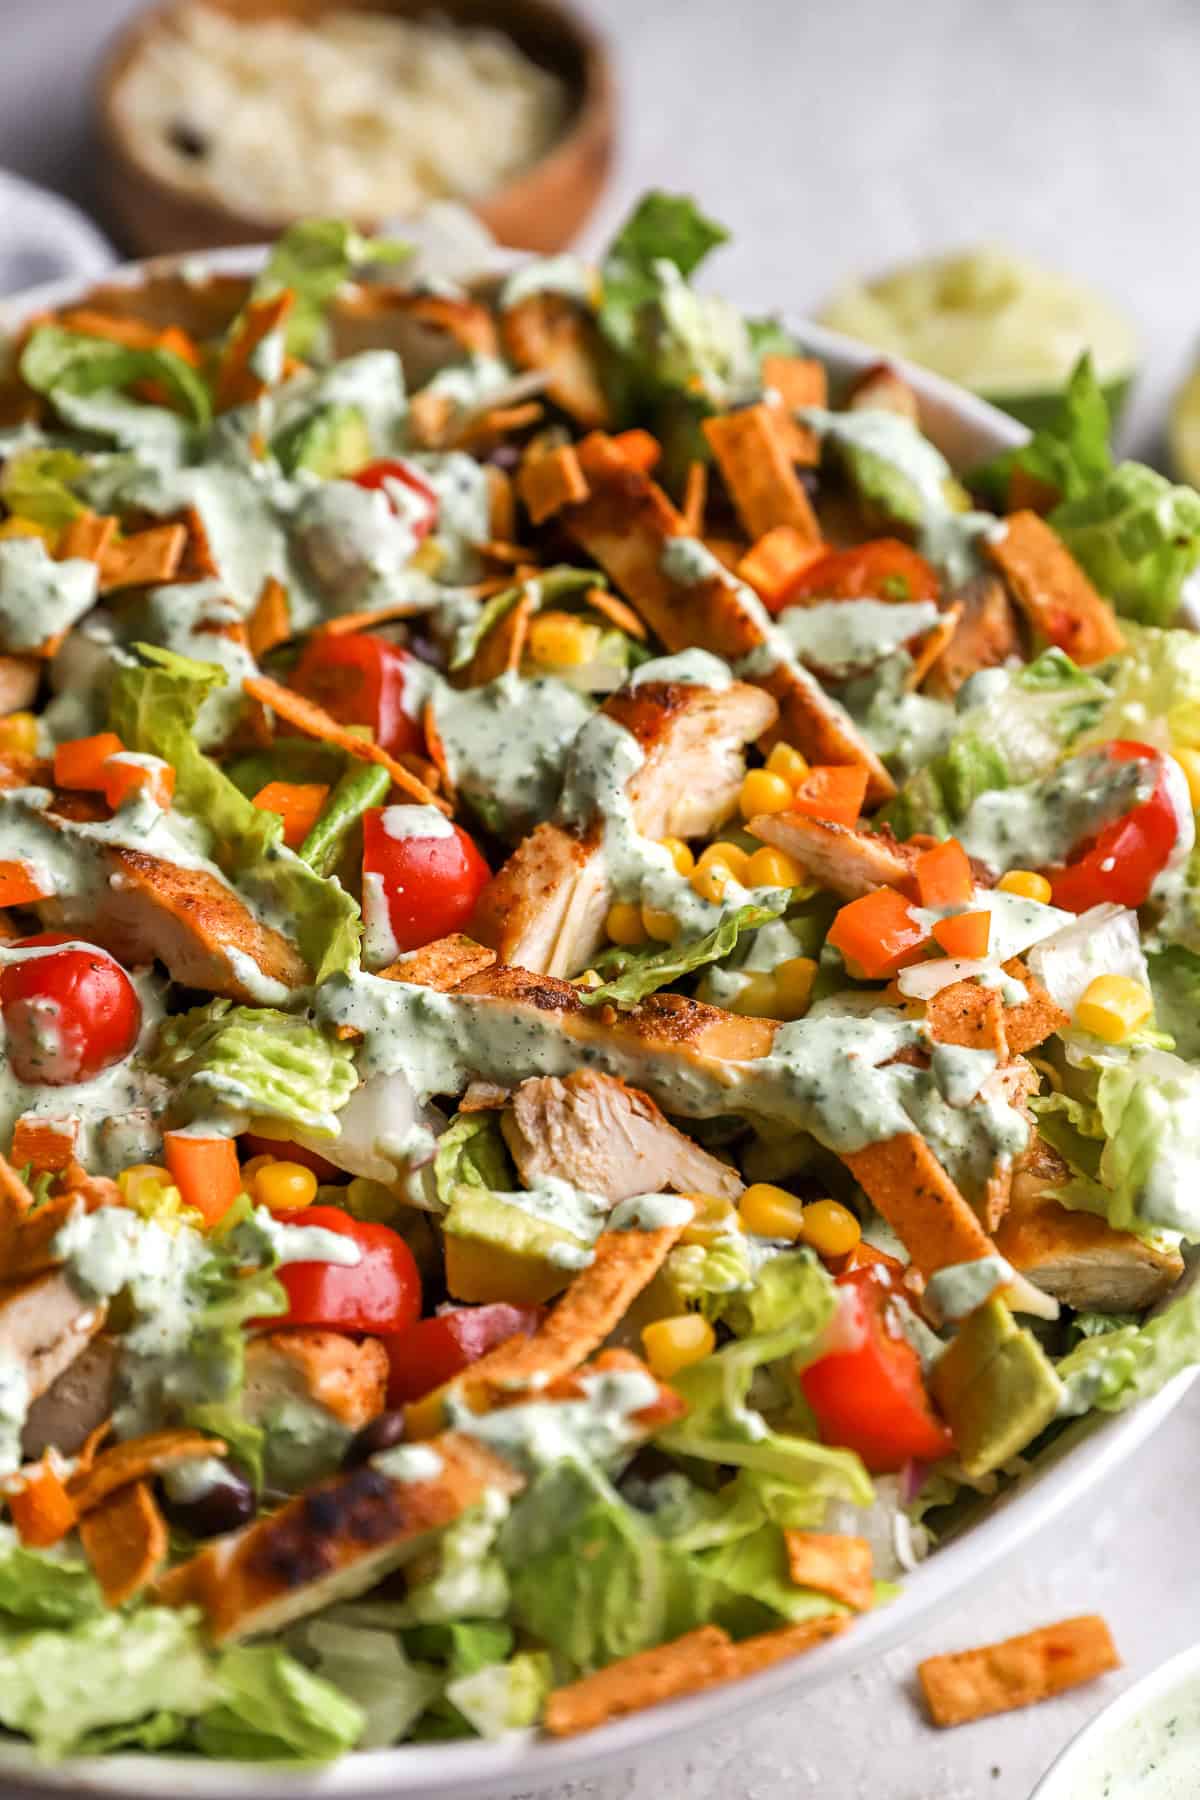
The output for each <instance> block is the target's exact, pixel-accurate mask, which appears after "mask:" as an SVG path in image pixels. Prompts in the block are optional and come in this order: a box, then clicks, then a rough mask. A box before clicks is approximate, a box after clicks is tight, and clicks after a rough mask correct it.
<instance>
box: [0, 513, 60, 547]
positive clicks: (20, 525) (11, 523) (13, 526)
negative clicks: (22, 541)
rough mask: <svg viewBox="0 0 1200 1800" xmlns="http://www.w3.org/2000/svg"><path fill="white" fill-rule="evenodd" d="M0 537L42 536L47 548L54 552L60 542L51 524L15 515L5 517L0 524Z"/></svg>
mask: <svg viewBox="0 0 1200 1800" xmlns="http://www.w3.org/2000/svg"><path fill="white" fill-rule="evenodd" d="M0 538H41V540H42V542H43V544H45V546H46V548H47V550H49V551H51V552H53V550H54V547H55V545H56V544H57V543H58V533H57V531H54V530H52V529H51V527H50V526H49V525H39V524H38V522H37V520H36V519H21V518H17V517H15V516H14V517H13V518H11V519H5V521H4V523H3V524H2V525H0Z"/></svg>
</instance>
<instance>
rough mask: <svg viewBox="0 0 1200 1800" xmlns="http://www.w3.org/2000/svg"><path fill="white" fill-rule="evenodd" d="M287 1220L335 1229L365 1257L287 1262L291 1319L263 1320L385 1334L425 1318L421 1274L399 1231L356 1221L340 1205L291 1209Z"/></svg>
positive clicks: (283, 1276)
mask: <svg viewBox="0 0 1200 1800" xmlns="http://www.w3.org/2000/svg"><path fill="white" fill-rule="evenodd" d="M284 1223H285V1224H287V1225H319V1226H320V1228H321V1230H322V1231H335V1232H337V1234H338V1235H339V1237H348V1238H351V1239H353V1241H354V1243H355V1244H357V1246H358V1248H359V1251H360V1252H361V1256H360V1259H359V1261H358V1262H356V1263H354V1264H353V1265H348V1264H345V1263H328V1262H296V1263H285V1264H284V1266H283V1268H281V1269H280V1270H279V1280H280V1281H281V1282H282V1283H283V1285H284V1287H285V1288H286V1289H287V1296H288V1310H287V1315H286V1318H279V1319H274V1320H270V1321H264V1323H271V1324H278V1325H282V1324H288V1325H328V1326H333V1327H335V1328H336V1329H337V1330H339V1331H369V1332H371V1333H372V1334H373V1335H379V1336H383V1335H385V1334H393V1333H395V1332H399V1331H407V1329H408V1327H409V1326H410V1325H411V1324H412V1323H413V1322H414V1320H416V1319H418V1318H419V1317H420V1314H421V1277H420V1275H419V1274H418V1273H417V1265H416V1263H415V1262H414V1260H413V1254H412V1251H411V1250H410V1249H409V1247H408V1245H407V1244H406V1243H405V1241H404V1239H403V1238H402V1237H401V1236H400V1234H399V1232H396V1231H392V1230H391V1228H390V1227H389V1226H387V1225H373V1224H368V1223H367V1222H365V1221H364V1220H362V1219H352V1218H351V1217H350V1214H349V1213H345V1212H343V1211H342V1210H341V1208H340V1207H337V1206H307V1207H305V1208H304V1210H303V1211H302V1212H295V1213H289V1214H288V1215H287V1218H286V1219H285V1221H284Z"/></svg>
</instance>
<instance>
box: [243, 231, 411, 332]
mask: <svg viewBox="0 0 1200 1800" xmlns="http://www.w3.org/2000/svg"><path fill="white" fill-rule="evenodd" d="M408 254H409V247H408V245H407V244H402V243H397V242H395V241H394V240H392V239H388V238H365V237H363V236H362V235H361V233H360V232H357V231H355V229H354V227H353V226H352V225H348V224H347V223H346V221H345V220H344V219H304V220H301V222H300V223H299V224H296V225H291V226H289V227H288V229H287V230H286V231H285V232H284V233H283V236H282V237H280V238H278V239H277V240H276V242H275V246H274V248H273V249H272V251H271V254H270V256H269V257H268V258H267V261H266V264H265V266H264V268H263V270H262V272H261V274H260V275H259V276H258V277H257V279H256V280H255V283H254V288H253V291H252V296H251V297H252V298H253V299H255V300H265V299H267V298H269V297H270V296H271V295H272V294H278V293H279V292H280V291H281V290H282V289H284V288H287V289H289V290H290V292H291V294H292V295H293V297H294V298H293V305H292V312H291V317H290V318H289V320H288V327H287V347H288V349H289V350H290V351H291V353H292V355H293V356H308V355H309V354H310V353H311V352H312V351H313V349H314V348H315V347H316V345H317V343H318V341H319V339H320V336H321V327H322V325H323V324H324V320H325V313H326V310H327V308H328V307H329V305H330V303H331V301H332V300H333V298H334V296H335V295H336V294H337V291H338V289H339V288H340V287H341V286H342V285H343V283H344V282H347V281H349V279H350V277H351V276H352V275H353V274H354V271H355V270H356V269H360V268H364V267H366V266H367V265H368V264H370V263H381V262H397V261H399V260H400V258H401V257H404V256H407V255H408Z"/></svg>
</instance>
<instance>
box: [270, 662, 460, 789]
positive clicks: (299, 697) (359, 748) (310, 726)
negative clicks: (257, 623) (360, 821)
mask: <svg viewBox="0 0 1200 1800" xmlns="http://www.w3.org/2000/svg"><path fill="white" fill-rule="evenodd" d="M242 687H243V689H244V690H245V692H246V693H247V694H249V695H250V698H251V699H252V700H260V701H261V702H262V704H263V705H264V706H266V707H269V708H270V710H271V711H272V712H274V713H278V715H279V717H280V718H281V719H284V720H286V722H287V723H288V724H289V725H292V726H294V727H295V729H296V730H297V731H300V732H303V733H304V735H305V736H306V737H314V738H319V739H320V740H321V742H322V743H326V744H336V745H337V747H338V749H339V750H345V751H347V752H348V753H349V755H351V756H355V757H357V758H358V760H359V762H373V763H378V764H379V766H380V768H382V769H386V770H387V772H388V774H389V775H390V776H391V778H392V780H393V782H394V783H395V785H396V786H397V787H398V788H400V789H402V791H403V792H404V793H406V794H407V795H408V796H409V798H410V799H412V800H417V801H419V802H420V803H421V805H422V806H436V807H437V808H438V810H439V812H444V813H448V812H449V811H450V808H449V806H448V805H447V804H446V802H445V801H444V800H441V799H439V798H438V796H437V795H436V794H435V793H434V792H433V791H432V789H430V788H427V787H426V786H425V783H424V782H423V781H418V780H417V777H416V776H415V775H413V774H410V772H409V771H408V770H407V769H406V768H405V767H404V764H403V763H400V762H397V761H396V758H395V757H394V756H389V755H388V753H387V751H386V750H381V749H380V747H379V745H378V744H372V743H370V742H368V740H367V739H366V738H361V737H356V736H355V734H354V733H353V732H352V731H347V730H346V729H345V727H344V726H342V725H339V724H338V722H337V720H336V719H334V718H331V717H330V715H329V714H328V713H327V712H326V711H325V708H324V707H323V706H317V705H316V704H315V703H314V702H313V701H311V700H306V699H305V698H304V696H303V694H297V693H296V692H295V690H294V689H293V688H287V687H284V686H283V685H282V684H281V683H280V682H278V681H272V680H270V678H269V677H268V676H266V675H248V676H247V677H246V679H245V680H244V681H243V683H242Z"/></svg>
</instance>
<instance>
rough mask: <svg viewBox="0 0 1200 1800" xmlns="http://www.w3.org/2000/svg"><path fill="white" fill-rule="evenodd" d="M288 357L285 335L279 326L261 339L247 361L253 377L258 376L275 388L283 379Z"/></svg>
mask: <svg viewBox="0 0 1200 1800" xmlns="http://www.w3.org/2000/svg"><path fill="white" fill-rule="evenodd" d="M286 355H287V345H286V341H285V335H284V332H283V331H282V329H281V328H280V327H279V326H278V325H277V326H276V327H275V329H274V330H273V331H268V332H266V333H265V334H264V336H262V337H260V338H259V340H258V342H257V344H255V346H254V348H253V350H252V351H251V352H250V355H249V356H248V358H247V359H246V360H247V365H248V367H249V369H250V372H251V374H252V375H257V376H258V379H259V380H260V381H265V382H266V384H267V386H268V387H274V386H275V383H276V382H277V381H280V380H282V378H283V365H284V359H285V357H286Z"/></svg>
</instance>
